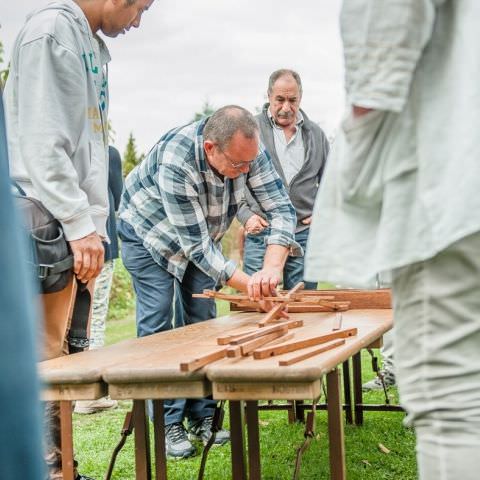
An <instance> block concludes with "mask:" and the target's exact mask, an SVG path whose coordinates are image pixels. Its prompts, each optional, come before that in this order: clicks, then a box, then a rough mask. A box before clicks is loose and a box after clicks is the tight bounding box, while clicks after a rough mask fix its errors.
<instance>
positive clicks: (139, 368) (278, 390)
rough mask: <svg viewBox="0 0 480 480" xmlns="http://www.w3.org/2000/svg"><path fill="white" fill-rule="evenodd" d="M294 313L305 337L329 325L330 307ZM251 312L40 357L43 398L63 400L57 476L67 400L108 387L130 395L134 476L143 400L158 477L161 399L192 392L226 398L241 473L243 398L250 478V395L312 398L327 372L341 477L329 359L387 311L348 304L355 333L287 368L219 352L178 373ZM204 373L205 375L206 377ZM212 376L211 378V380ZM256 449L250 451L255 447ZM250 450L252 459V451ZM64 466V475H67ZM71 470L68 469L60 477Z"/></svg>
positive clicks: (67, 422) (346, 315) (349, 351)
mask: <svg viewBox="0 0 480 480" xmlns="http://www.w3.org/2000/svg"><path fill="white" fill-rule="evenodd" d="M290 316H291V318H292V319H297V318H299V319H300V318H301V319H303V320H304V321H305V325H306V327H305V328H302V329H300V330H299V329H296V330H295V331H294V332H295V337H296V338H299V339H300V338H302V337H308V336H310V335H313V334H318V333H325V332H326V331H330V330H331V328H332V325H333V323H334V321H335V314H334V313H301V314H300V313H298V314H291V315H290ZM259 317H260V315H259V314H258V313H235V314H232V315H230V316H226V317H221V318H218V319H213V320H209V321H207V322H203V323H200V324H196V325H191V326H188V327H184V328H180V329H177V330H171V331H168V332H163V333H159V334H156V335H152V336H149V337H144V338H137V339H131V340H127V341H124V342H120V343H118V344H115V345H112V346H109V347H104V348H102V349H98V350H92V351H88V352H83V353H79V354H75V355H71V356H67V357H61V358H57V359H54V360H49V361H46V362H42V363H41V364H40V373H41V377H42V380H43V382H44V384H45V386H44V399H45V400H60V401H62V404H63V402H66V403H65V405H64V408H63V412H64V414H63V416H62V432H63V433H62V456H63V458H64V459H65V463H64V472H65V473H64V478H65V480H71V478H72V476H73V447H72V429H71V425H72V423H71V401H72V400H80V399H96V398H99V397H102V396H103V395H105V394H106V393H107V391H108V393H109V394H110V396H111V397H112V398H115V399H129V400H134V429H135V460H136V462H135V465H136V466H135V468H136V478H137V479H139V480H149V479H150V478H151V475H152V472H151V466H150V463H151V462H150V445H149V435H148V420H147V416H146V413H145V400H146V399H153V405H154V408H153V410H154V412H153V414H154V417H155V420H156V421H155V422H154V425H155V429H154V439H155V461H156V478H157V479H162V480H163V479H166V477H167V471H166V460H165V445H164V441H165V440H164V425H163V401H162V400H163V399H167V398H197V397H203V396H206V395H209V394H210V393H212V383H213V394H214V398H217V399H228V400H232V402H231V403H230V414H231V430H232V465H233V467H232V470H233V472H234V479H235V480H237V479H239V478H246V470H245V468H244V465H245V457H244V455H243V450H241V449H240V450H239V449H238V448H237V447H238V446H239V445H241V444H243V440H242V438H243V437H242V435H243V424H242V422H241V420H242V417H241V416H242V413H243V409H242V408H241V403H240V401H243V400H247V401H248V403H247V408H249V409H250V410H251V411H252V412H253V413H251V414H250V415H249V416H248V419H249V420H248V421H249V424H248V428H249V432H252V434H251V435H249V445H250V452H251V456H250V463H249V470H250V476H251V478H260V458H259V454H258V452H259V448H256V446H255V445H257V447H258V425H257V435H255V428H254V424H255V422H256V420H255V411H256V410H255V408H252V407H253V406H254V404H253V403H252V402H255V405H256V401H257V400H261V399H268V400H270V399H283V400H285V399H288V400H295V399H299V400H303V399H311V400H315V399H317V398H318V396H319V395H320V386H321V379H322V377H323V376H324V375H326V376H327V384H328V392H329V407H328V410H329V431H330V437H331V439H333V440H334V441H333V442H331V444H332V446H331V462H333V463H332V471H334V472H336V473H335V475H336V476H335V477H332V478H335V479H336V478H344V476H342V475H344V469H345V467H344V458H343V456H344V451H343V425H342V420H341V406H340V391H339V379H338V372H337V370H336V366H337V365H339V364H341V363H342V362H343V361H345V360H346V359H348V358H350V357H351V356H352V355H354V354H355V353H357V352H358V351H359V350H360V349H361V348H363V347H366V346H368V345H369V344H371V343H372V342H373V341H374V340H376V339H378V338H380V337H381V336H382V335H383V333H384V332H385V331H387V330H388V329H389V328H390V327H391V311H390V310H351V311H348V312H343V328H348V327H351V326H355V327H357V328H358V336H356V337H352V338H349V339H347V342H346V344H345V345H344V346H341V347H337V348H336V349H335V350H332V351H330V352H327V353H325V354H322V355H319V356H317V357H314V358H312V359H310V360H306V361H304V362H301V363H299V364H297V365H293V366H290V367H278V358H272V359H266V360H252V359H251V358H242V359H225V360H221V361H218V362H216V363H213V364H211V365H210V366H208V367H207V368H203V369H200V370H198V371H195V372H181V371H180V368H179V364H180V362H185V361H189V360H193V359H194V358H195V357H197V356H199V355H202V354H206V353H209V352H211V351H213V350H217V349H218V348H220V347H219V346H218V345H217V343H216V339H217V337H219V336H222V335H224V334H226V333H234V332H237V331H240V330H246V329H249V328H255V327H256V326H257V322H258V319H259ZM207 374H208V378H207ZM211 382H212V383H211ZM255 452H256V453H255ZM252 455H256V458H252ZM70 472H71V474H70ZM342 472H343V473H342ZM68 475H71V476H68Z"/></svg>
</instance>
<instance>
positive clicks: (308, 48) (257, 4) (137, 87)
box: [0, 0, 344, 153]
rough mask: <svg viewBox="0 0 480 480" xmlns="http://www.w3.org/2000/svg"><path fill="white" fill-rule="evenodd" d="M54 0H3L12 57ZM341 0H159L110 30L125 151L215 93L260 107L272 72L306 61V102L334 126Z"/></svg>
mask: <svg viewBox="0 0 480 480" xmlns="http://www.w3.org/2000/svg"><path fill="white" fill-rule="evenodd" d="M44 3H47V1H45V0H15V1H11V0H1V1H0V24H1V29H0V40H1V41H2V42H3V44H4V46H5V50H6V57H7V58H9V56H10V52H11V48H12V44H13V41H14V39H15V36H16V34H17V32H18V30H19V29H20V27H21V25H22V24H23V23H24V19H25V16H26V14H27V13H28V12H30V11H31V10H32V9H34V8H36V7H37V6H38V5H41V4H44ZM340 4H341V0H297V1H291V0H236V1H234V0H203V1H201V0H155V2H154V3H153V5H152V7H151V8H150V10H149V11H148V12H146V13H145V14H144V16H143V19H142V25H141V26H140V28H139V29H138V30H136V29H132V30H130V32H128V33H127V34H126V35H125V36H120V37H118V38H116V39H106V42H107V45H108V47H109V49H110V53H111V55H112V62H111V63H110V67H109V75H110V119H111V121H112V124H113V128H114V130H115V131H116V142H115V144H116V145H117V147H118V148H119V149H120V151H121V152H122V153H123V151H124V149H125V145H126V142H127V139H128V135H129V132H131V131H132V132H133V133H134V136H135V138H136V140H137V145H138V148H139V151H148V150H149V149H150V147H151V146H152V145H153V144H154V143H155V142H156V141H157V140H158V138H159V137H160V136H161V135H162V134H163V133H165V132H166V131H167V130H169V129H170V128H173V127H176V126H179V125H182V124H185V123H187V122H188V121H190V120H191V118H192V117H193V115H194V113H195V112H196V111H200V110H201V108H202V104H203V103H204V102H205V100H208V101H209V102H210V103H211V104H212V105H213V106H214V107H220V106H222V105H226V104H231V103H235V104H239V105H242V106H244V107H246V108H248V109H249V110H251V111H252V112H254V111H255V108H256V107H260V106H261V105H262V104H263V103H264V102H265V98H266V96H265V92H266V87H267V81H268V76H269V75H270V73H271V72H272V71H273V70H276V69H277V68H283V67H286V68H293V69H295V70H297V71H298V72H299V74H300V76H301V77H302V81H303V89H304V94H303V101H302V108H303V109H304V110H305V112H306V113H307V115H308V116H309V117H310V118H311V119H312V120H314V121H316V122H318V123H320V125H322V127H324V129H325V131H326V133H327V134H330V133H332V132H333V130H334V128H335V127H336V125H337V123H338V122H339V120H340V116H341V113H342V111H343V102H344V94H343V62H342V55H341V43H340V37H339V27H338V16H339V10H340Z"/></svg>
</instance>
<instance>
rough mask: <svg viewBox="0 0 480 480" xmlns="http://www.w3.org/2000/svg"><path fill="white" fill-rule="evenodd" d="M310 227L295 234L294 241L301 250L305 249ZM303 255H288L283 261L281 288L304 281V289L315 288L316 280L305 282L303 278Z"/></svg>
mask: <svg viewBox="0 0 480 480" xmlns="http://www.w3.org/2000/svg"><path fill="white" fill-rule="evenodd" d="M309 231H310V229H309V228H307V229H306V230H302V231H301V232H298V233H296V234H295V241H296V242H297V243H298V244H299V245H300V246H301V247H302V248H303V251H304V252H306V250H307V239H308V233H309ZM304 261H305V257H292V256H290V255H289V256H288V257H287V261H286V262H285V268H284V269H283V288H284V289H285V290H291V289H292V288H293V287H294V286H295V285H297V283H299V282H304V283H305V290H316V288H317V284H316V282H305V281H304V279H303V269H304Z"/></svg>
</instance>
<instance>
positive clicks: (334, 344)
mask: <svg viewBox="0 0 480 480" xmlns="http://www.w3.org/2000/svg"><path fill="white" fill-rule="evenodd" d="M344 344H345V339H343V338H342V339H340V340H334V341H333V342H329V343H327V344H325V345H323V346H322V347H319V348H316V349H315V350H311V351H310V352H307V353H303V354H302V355H297V356H296V357H291V358H289V359H287V360H279V362H278V365H279V366H280V367H288V366H290V365H293V364H295V363H298V362H301V361H303V360H307V358H311V357H314V356H315V355H319V354H320V353H323V352H327V351H328V350H332V349H333V348H335V347H339V346H340V345H344Z"/></svg>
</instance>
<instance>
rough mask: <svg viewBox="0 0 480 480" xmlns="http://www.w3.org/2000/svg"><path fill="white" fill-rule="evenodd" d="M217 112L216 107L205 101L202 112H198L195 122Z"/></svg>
mask: <svg viewBox="0 0 480 480" xmlns="http://www.w3.org/2000/svg"><path fill="white" fill-rule="evenodd" d="M214 112H215V107H214V106H213V105H210V102H209V101H208V100H205V102H204V103H203V107H202V110H201V111H200V112H196V113H195V116H194V117H193V121H194V122H196V121H197V120H201V119H202V118H204V117H208V116H209V115H212V113H214Z"/></svg>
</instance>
